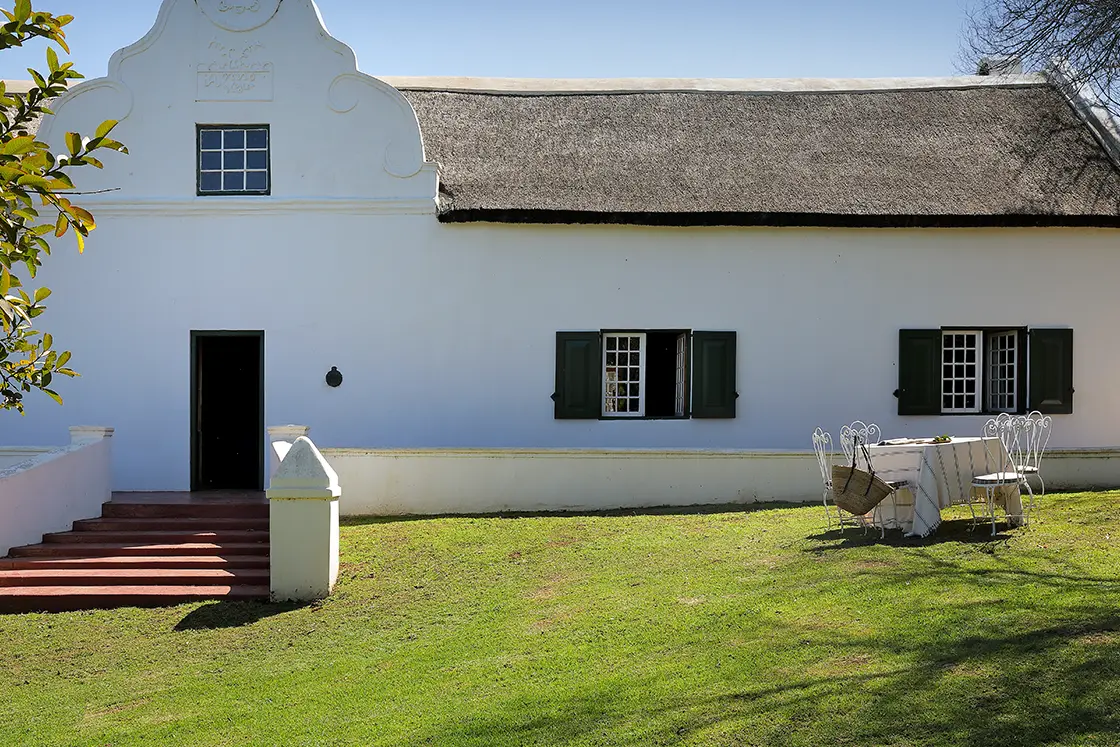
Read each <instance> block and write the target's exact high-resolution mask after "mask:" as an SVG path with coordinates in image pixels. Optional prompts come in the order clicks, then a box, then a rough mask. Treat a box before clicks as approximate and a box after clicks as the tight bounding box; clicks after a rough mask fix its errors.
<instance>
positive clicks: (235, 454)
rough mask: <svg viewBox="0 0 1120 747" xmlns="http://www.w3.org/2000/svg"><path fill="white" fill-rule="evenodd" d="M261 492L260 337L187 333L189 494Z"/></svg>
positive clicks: (262, 417) (262, 480)
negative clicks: (189, 412)
mask: <svg viewBox="0 0 1120 747" xmlns="http://www.w3.org/2000/svg"><path fill="white" fill-rule="evenodd" d="M263 488H264V332H256V331H255V332H230V331H218V332H202V331H193V332H191V490H262V489H263Z"/></svg>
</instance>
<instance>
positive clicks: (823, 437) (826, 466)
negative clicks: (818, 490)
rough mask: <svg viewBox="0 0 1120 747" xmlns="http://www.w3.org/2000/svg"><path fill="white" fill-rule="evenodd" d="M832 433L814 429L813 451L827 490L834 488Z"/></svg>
mask: <svg viewBox="0 0 1120 747" xmlns="http://www.w3.org/2000/svg"><path fill="white" fill-rule="evenodd" d="M832 451H833V448H832V434H831V433H828V432H827V431H825V430H823V429H821V428H817V429H816V430H815V431H813V452H814V453H815V454H816V455H817V466H818V467H820V470H821V482H822V483H824V488H825V490H826V491H828V490H832Z"/></svg>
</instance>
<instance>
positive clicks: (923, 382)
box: [895, 328, 1073, 415]
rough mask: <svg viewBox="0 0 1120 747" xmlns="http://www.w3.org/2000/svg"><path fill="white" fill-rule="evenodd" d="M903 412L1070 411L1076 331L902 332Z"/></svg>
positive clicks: (900, 407)
mask: <svg viewBox="0 0 1120 747" xmlns="http://www.w3.org/2000/svg"><path fill="white" fill-rule="evenodd" d="M898 382H899V384H898V390H897V391H896V392H895V394H896V395H897V396H898V414H899V415H978V414H996V413H1001V412H1009V413H1023V412H1027V411H1028V410H1039V411H1040V412H1043V413H1071V412H1073V330H1070V329H1031V330H1027V329H1025V328H1005V329H1000V328H987V329H985V328H976V329H957V328H952V329H948V328H947V329H904V330H900V331H899V362H898Z"/></svg>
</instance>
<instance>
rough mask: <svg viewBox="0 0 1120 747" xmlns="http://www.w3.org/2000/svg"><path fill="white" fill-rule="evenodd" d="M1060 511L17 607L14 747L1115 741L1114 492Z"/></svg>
mask: <svg viewBox="0 0 1120 747" xmlns="http://www.w3.org/2000/svg"><path fill="white" fill-rule="evenodd" d="M1045 507H1046V508H1045V512H1044V514H1043V521H1042V523H1039V524H1036V525H1035V526H1034V527H1032V528H1031V529H1029V530H1011V531H1005V532H1004V533H1003V534H1001V535H1000V536H998V537H997V538H995V539H994V540H993V539H992V538H990V537H989V536H988V534H987V531H986V530H984V529H981V530H979V531H978V532H977V533H976V534H975V535H973V534H970V533H969V532H968V531H967V528H968V525H967V522H964V521H951V522H948V523H946V524H944V525H943V526H942V527H941V529H940V530H939V531H938V532H937V534H936V535H935V536H934V537H933V538H931V539H929V540H924V541H923V540H902V539H899V538H897V533H896V535H895V538H894V539H891V536H890V535H888V539H887V541H886V542H884V543H880V542H879V541H878V535H877V534H876V535H869V536H867V537H865V536H863V535H862V534H859V533H853V532H852V531H851V530H848V532H847V533H846V534H845V535H844V536H843V537H841V536H839V535H837V534H836V533H835V532H833V533H824V532H823V518H824V516H823V512H822V510H821V509H820V508H819V507H816V506H813V507H775V506H763V507H756V506H752V507H749V508H742V507H740V508H738V509H735V510H729V509H727V508H721V509H718V510H717V509H710V510H701V511H695V512H687V513H686V512H670V511H662V512H644V513H640V514H634V513H627V512H617V513H613V514H607V515H587V516H583V515H556V516H534V517H501V518H439V519H423V520H419V519H417V520H365V521H361V520H359V521H352V522H350V523H348V524H347V525H346V526H345V527H344V528H343V530H342V532H343V534H342V558H343V567H342V573H341V577H340V580H339V585H338V587H337V591H336V593H335V594H334V596H332V597H331V598H330V599H328V600H326V601H325V602H323V603H321V604H317V605H312V606H305V607H299V608H296V607H292V606H287V607H277V606H270V605H256V604H228V603H220V604H219V603H213V604H200V605H188V606H183V607H176V608H171V609H160V610H118V611H108V612H90V613H73V614H58V615H19V616H6V617H3V616H0V744H2V745H30V744H45V745H70V744H89V745H138V744H151V745H179V744H183V745H247V744H265V745H280V744H284V745H288V744H362V745H392V746H394V747H399V746H403V745H417V744H431V745H480V746H482V745H485V746H487V747H489V746H490V745H535V744H542V745H544V744H547V745H622V744H625V745H665V744H685V745H755V744H760V745H761V744H766V745H769V744H774V745H831V744H868V745H1053V744H1100V745H1105V744H1107V745H1116V744H1120V547H1118V545H1120V543H1118V542H1117V538H1118V533H1120V493H1097V494H1079V495H1054V496H1047V497H1046V498H1045ZM957 516H959V514H958V515H957Z"/></svg>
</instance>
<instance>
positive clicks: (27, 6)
mask: <svg viewBox="0 0 1120 747" xmlns="http://www.w3.org/2000/svg"><path fill="white" fill-rule="evenodd" d="M14 14H15V20H17V21H19V22H20V23H24V22H25V21H26V20H27V19H28V18H30V17H31V0H16V7H15V11H14Z"/></svg>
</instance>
